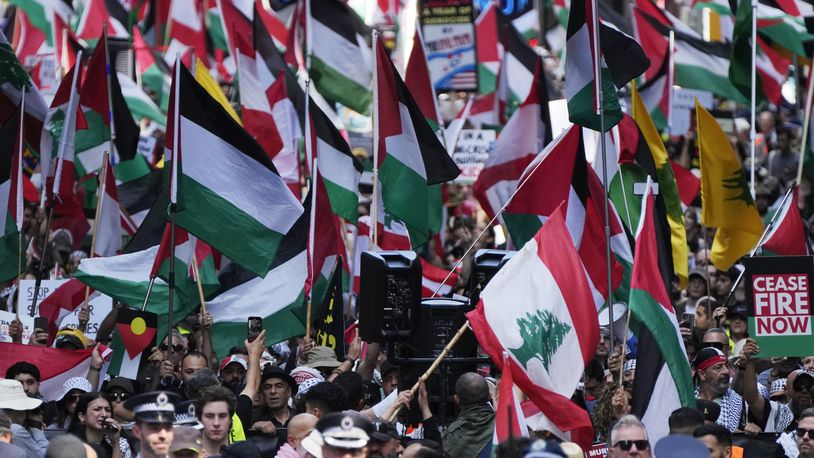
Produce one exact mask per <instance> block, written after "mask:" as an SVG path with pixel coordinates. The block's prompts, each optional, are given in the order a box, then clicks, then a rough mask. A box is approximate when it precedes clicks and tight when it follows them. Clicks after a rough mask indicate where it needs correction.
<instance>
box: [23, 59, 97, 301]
mask: <svg viewBox="0 0 814 458" xmlns="http://www.w3.org/2000/svg"><path fill="white" fill-rule="evenodd" d="M80 68H82V51H79V53H78V54H77V55H76V65H74V70H73V80H72V82H71V83H72V84H73V88H71V95H70V97H69V98H68V112H67V113H65V120H66V121H69V120H71V119H73V117H74V116H76V105H77V103H78V101H77V100H76V98H77V97H78V95H79V94H77V92H78V86H79V69H80ZM66 127H68V128H66ZM70 127H72V126H71V123H70V122H65V123H64V124H63V129H62V133H61V134H60V136H59V149H58V153H57V164H56V169H55V170H54V186H53V188H52V194H53V198H52V199H51V201H50V202H49V203H48V216H47V217H46V220H45V234H43V236H42V252H41V254H40V266H39V269H37V276H36V280H35V281H34V299H33V301H32V302H31V311H30V312H29V315H30V316H31V317H33V316H34V313H35V310H37V302H38V300H39V295H40V287H41V286H42V274H43V272H44V267H45V255H46V251H47V248H48V234H49V233H50V232H51V222H52V221H53V220H54V207H55V206H56V203H55V201H56V199H58V198H59V183H60V181H62V162H63V161H64V159H65V148H67V147H68V146H69V145H68V144H67V136H68V134H69V132H68V131H69V130H70ZM73 127H74V129H75V126H73ZM70 147H71V148H73V147H74V145H73V144H71V145H70ZM45 178H46V180H47V178H48V177H45ZM43 188H45V186H43ZM18 301H19V299H18Z"/></svg>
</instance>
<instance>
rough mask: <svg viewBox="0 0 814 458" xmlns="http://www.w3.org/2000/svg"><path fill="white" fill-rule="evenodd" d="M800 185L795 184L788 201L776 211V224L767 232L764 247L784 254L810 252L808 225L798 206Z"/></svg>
mask: <svg viewBox="0 0 814 458" xmlns="http://www.w3.org/2000/svg"><path fill="white" fill-rule="evenodd" d="M799 191H800V187H799V186H795V187H794V190H793V191H792V192H791V196H790V197H789V198H788V199H786V203H785V204H783V206H782V207H780V208H778V209H777V210H776V211H778V212H779V215H777V218H776V219H775V221H774V226H772V229H771V230H770V231H769V233H768V234H766V239H765V240H764V241H763V248H765V249H767V250H769V251H771V252H772V253H777V254H779V255H783V256H805V255H807V254H809V247H808V240H807V238H806V225H805V223H803V218H802V217H801V216H800V210H799V208H800V207H798V206H797V202H798V197H797V195H798V193H799Z"/></svg>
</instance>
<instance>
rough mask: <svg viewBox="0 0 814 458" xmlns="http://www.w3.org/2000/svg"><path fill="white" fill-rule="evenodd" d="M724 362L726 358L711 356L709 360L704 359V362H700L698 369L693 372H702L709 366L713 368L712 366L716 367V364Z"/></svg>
mask: <svg viewBox="0 0 814 458" xmlns="http://www.w3.org/2000/svg"><path fill="white" fill-rule="evenodd" d="M725 362H726V356H724V355H715V356H713V357H711V358H709V359H705V360H704V361H701V364H699V365H698V367H697V368H696V369H695V370H696V371H703V370H705V369H706V368H708V367H710V366H714V365H716V364H718V363H725Z"/></svg>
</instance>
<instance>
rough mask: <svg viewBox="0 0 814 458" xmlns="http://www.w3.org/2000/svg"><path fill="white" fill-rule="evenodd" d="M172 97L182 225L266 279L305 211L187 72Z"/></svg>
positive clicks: (173, 175)
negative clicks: (285, 237) (282, 244)
mask: <svg viewBox="0 0 814 458" xmlns="http://www.w3.org/2000/svg"><path fill="white" fill-rule="evenodd" d="M176 65H180V63H176ZM171 97H172V98H173V100H171V101H170V111H171V113H170V115H169V116H168V119H169V122H168V123H167V124H168V127H167V136H166V138H168V139H173V141H168V142H167V143H166V146H167V156H168V157H171V158H173V161H172V163H171V165H170V184H171V187H170V199H171V201H173V198H174V197H175V196H174V194H175V192H176V191H175V189H176V183H177V199H178V200H177V202H178V213H177V215H176V221H177V224H178V225H179V226H180V227H183V228H184V229H186V230H188V231H189V232H190V233H192V234H194V235H195V236H196V237H198V238H200V239H201V240H203V241H205V242H207V243H208V244H209V245H211V246H212V247H213V248H215V249H216V250H218V251H220V252H221V253H223V254H224V255H225V256H227V257H228V258H229V259H231V260H232V261H234V262H236V263H238V264H240V265H242V266H243V267H245V268H247V269H248V270H250V271H252V272H254V273H255V274H257V275H260V276H265V275H266V273H268V271H269V266H270V265H271V263H272V261H273V259H274V255H275V252H276V251H277V246H278V245H279V243H280V239H281V238H282V237H283V235H284V234H285V233H286V232H288V230H289V229H290V228H291V226H292V225H293V224H294V222H295V221H296V220H297V218H298V217H299V216H300V215H301V214H302V212H303V208H302V205H301V204H300V202H299V200H298V199H297V198H296V197H294V195H293V194H292V193H291V192H290V191H289V190H288V188H287V186H286V184H285V182H284V181H283V179H282V178H281V177H280V175H279V174H278V173H277V170H276V168H275V167H274V165H273V164H272V162H271V159H270V158H269V156H268V155H267V154H266V152H265V151H263V149H262V147H260V145H259V144H257V142H256V141H255V140H254V139H253V138H252V137H251V135H250V134H249V133H248V132H246V131H245V130H244V129H243V128H242V127H241V126H240V125H239V124H238V123H237V122H236V121H235V120H234V119H233V118H232V117H231V116H230V115H229V114H228V113H226V111H225V110H224V109H223V107H222V106H221V105H220V104H219V103H218V102H217V101H216V100H214V99H213V98H212V97H211V96H210V95H209V94H208V93H207V91H206V90H205V89H204V88H203V87H202V86H201V85H200V84H198V83H197V82H196V81H195V79H194V78H193V77H192V75H190V73H189V71H187V70H186V68H184V67H183V66H180V67H177V68H176V73H175V78H174V80H173V90H172V96H171ZM175 135H177V139H176V137H175ZM176 140H177V141H178V150H177V151H173V148H174V145H173V143H174V142H175V141H176Z"/></svg>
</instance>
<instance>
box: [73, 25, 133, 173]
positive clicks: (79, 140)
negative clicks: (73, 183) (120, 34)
mask: <svg viewBox="0 0 814 458" xmlns="http://www.w3.org/2000/svg"><path fill="white" fill-rule="evenodd" d="M109 59H110V57H109V55H108V51H107V40H106V39H105V38H104V37H100V38H99V43H98V45H97V46H96V49H95V50H94V52H93V56H91V58H90V62H89V63H88V68H87V71H86V73H85V78H84V80H83V81H82V89H81V91H80V97H79V103H80V105H81V106H82V112H83V114H84V117H85V119H86V120H87V124H88V128H87V129H85V130H82V131H79V132H77V133H76V158H77V163H76V164H75V165H76V166H77V167H76V170H77V175H78V176H80V177H82V176H85V175H86V174H88V173H91V172H93V171H95V170H99V169H100V168H101V167H102V165H103V164H102V158H103V157H104V153H105V151H107V152H108V153H109V154H110V157H111V158H112V159H111V162H113V163H114V164H116V163H118V162H119V161H123V160H127V159H132V158H133V157H134V156H135V154H136V149H137V148H138V139H139V128H138V126H137V125H136V124H135V122H133V115H131V114H130V110H129V109H128V108H127V103H126V102H125V101H124V97H123V96H122V89H121V86H119V79H118V78H116V77H115V75H111V74H109V73H108V71H109V68H110V66H111V65H110V61H109ZM108 83H109V84H110V86H109V87H110V98H111V99H112V100H109V99H108V91H107V90H106V89H107V88H108ZM112 135H115V138H114V140H113V149H114V151H110V139H111V136H112Z"/></svg>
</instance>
